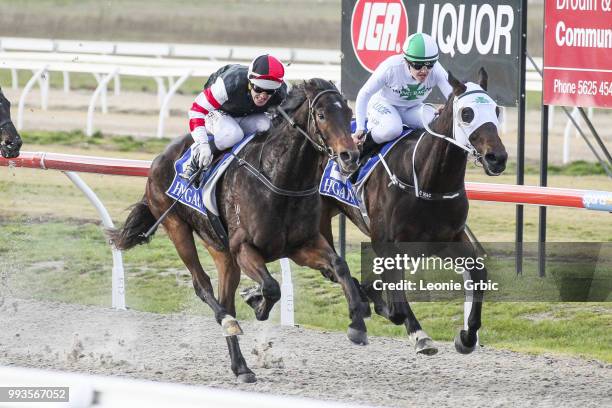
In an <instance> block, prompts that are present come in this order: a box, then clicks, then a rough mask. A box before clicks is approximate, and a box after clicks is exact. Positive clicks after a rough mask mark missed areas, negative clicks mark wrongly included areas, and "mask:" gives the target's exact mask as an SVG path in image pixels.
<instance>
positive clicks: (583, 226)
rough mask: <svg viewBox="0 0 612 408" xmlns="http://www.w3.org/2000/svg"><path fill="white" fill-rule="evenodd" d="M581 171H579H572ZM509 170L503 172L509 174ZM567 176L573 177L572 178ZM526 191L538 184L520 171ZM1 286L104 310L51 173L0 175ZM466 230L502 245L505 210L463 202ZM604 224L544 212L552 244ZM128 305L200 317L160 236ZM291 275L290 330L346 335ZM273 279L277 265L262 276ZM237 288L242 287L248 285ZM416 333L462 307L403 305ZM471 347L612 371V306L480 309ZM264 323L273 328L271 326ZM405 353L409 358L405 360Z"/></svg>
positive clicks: (108, 196) (80, 214)
mask: <svg viewBox="0 0 612 408" xmlns="http://www.w3.org/2000/svg"><path fill="white" fill-rule="evenodd" d="M23 137H24V140H25V146H26V150H28V151H56V152H62V153H72V154H85V155H98V156H109V157H123V158H135V159H152V158H153V157H154V156H155V154H156V153H157V152H159V151H160V150H161V149H162V148H163V145H164V144H165V143H167V141H163V140H162V141H158V140H154V139H150V140H146V141H142V140H138V139H135V138H130V137H112V138H107V137H104V136H101V135H97V136H96V137H93V138H86V137H84V136H83V135H82V134H80V133H79V132H72V133H27V132H26V133H24V134H23ZM577 168H579V169H580V171H577V170H576V169H577ZM510 170H511V169H510ZM576 174H581V175H580V176H577V175H576ZM81 177H82V178H83V179H84V180H85V181H86V182H87V183H88V185H89V186H90V187H92V189H93V190H94V191H95V192H96V193H97V194H98V196H99V197H100V199H101V200H102V202H103V203H104V204H105V206H106V207H107V209H108V210H109V212H110V214H111V216H112V218H113V220H114V221H115V223H116V224H121V223H122V222H123V221H124V219H125V217H126V216H127V211H125V209H126V208H127V207H128V206H129V205H130V204H132V203H134V202H136V201H137V200H139V199H140V197H141V196H142V193H143V191H144V183H145V179H144V178H135V177H119V176H103V175H96V174H82V175H81ZM467 178H468V180H469V181H480V182H496V183H513V182H514V176H512V174H511V171H510V174H505V175H503V176H500V177H497V178H490V177H487V176H485V175H483V174H482V170H481V169H478V168H474V167H473V166H471V165H470V166H469V171H468V177H467ZM526 183H527V184H536V183H537V174H535V172H533V171H530V172H529V173H528V174H527V176H526ZM609 183H610V182H609V180H608V179H607V178H606V177H605V176H604V175H601V174H600V171H599V170H598V169H597V167H596V166H592V165H587V164H573V165H571V166H567V167H563V168H559V169H558V170H554V171H553V174H552V175H551V176H550V177H549V185H551V186H555V187H568V188H586V189H601V190H609V189H610V184H609ZM0 191H2V194H0V208H2V214H1V215H0V252H1V253H2V254H4V255H3V263H2V264H1V267H0V275H2V277H3V280H4V278H6V280H5V282H6V283H7V285H5V286H4V287H1V286H0V290H4V291H9V292H10V293H11V294H12V295H15V296H20V297H30V296H31V297H34V298H38V299H54V300H60V301H65V302H75V303H84V304H96V305H105V306H109V305H110V297H111V293H110V286H111V274H110V271H111V267H112V265H111V256H110V250H109V247H108V245H107V243H106V240H105V238H104V236H103V234H102V228H101V226H100V222H99V220H98V217H97V214H96V212H95V209H94V208H93V207H92V206H91V205H90V204H89V202H88V201H87V199H86V198H85V197H84V196H83V195H82V194H81V193H80V191H78V190H77V189H76V188H75V187H74V186H73V185H72V184H71V182H70V181H69V180H68V179H67V178H66V177H65V176H64V175H63V174H62V173H60V172H57V171H41V170H33V169H12V168H6V167H1V168H0ZM470 204H471V210H470V217H469V220H468V223H469V225H470V227H471V228H472V230H473V231H474V232H475V234H476V235H477V236H478V238H479V239H480V240H482V241H499V242H503V241H505V242H512V241H513V240H514V221H513V220H514V213H515V209H514V206H512V205H507V204H494V203H483V202H477V201H472V202H471V203H470ZM537 214H538V210H537V208H535V207H526V208H525V240H526V241H535V240H536V237H537V235H536V234H537ZM609 217H610V215H609V214H605V213H598V212H589V211H585V210H576V209H564V208H550V209H549V212H548V222H549V229H548V239H549V240H550V241H610V240H612V223H610V219H609ZM365 239H366V238H365V237H364V236H363V235H361V234H360V233H359V232H358V231H356V229H355V228H353V227H352V226H349V229H348V236H347V240H348V244H349V245H348V256H347V261H348V263H349V266H350V268H351V271H352V273H353V274H354V275H355V276H359V269H360V257H359V243H360V242H361V241H362V240H365ZM200 255H201V259H202V261H203V263H204V267H205V269H206V270H207V271H208V272H209V273H210V274H211V277H212V279H213V280H216V271H215V269H214V267H213V264H212V260H211V259H210V257H209V256H208V254H207V253H206V251H205V250H204V249H203V248H202V250H201V254H200ZM124 262H125V269H126V274H127V282H126V287H127V303H128V305H129V307H131V308H133V309H137V310H144V311H151V312H156V313H170V312H178V311H184V312H187V313H197V314H207V315H210V314H211V313H210V310H209V308H208V307H207V306H206V305H204V304H203V303H202V302H201V301H200V300H199V299H198V298H197V297H196V296H195V294H194V292H193V289H192V287H191V278H190V275H189V273H188V271H187V270H186V268H185V267H184V266H183V264H182V263H181V261H180V260H179V258H178V256H177V254H176V252H175V250H174V247H173V246H172V244H171V243H170V241H169V240H168V238H167V237H166V236H165V233H164V231H163V229H160V230H159V231H158V233H157V235H156V237H155V238H154V239H153V241H152V242H151V244H149V245H145V246H141V247H137V248H135V249H134V250H132V251H129V252H126V253H125V254H124ZM292 266H293V271H294V279H295V310H296V321H297V322H298V323H299V324H300V325H303V326H307V327H313V328H318V329H324V330H339V331H344V330H346V327H347V325H348V322H349V320H348V316H347V306H346V301H345V299H344V296H343V295H342V291H341V289H340V287H339V286H338V285H334V284H332V283H330V282H328V281H326V280H324V278H323V277H322V276H321V275H320V273H319V272H318V271H313V270H309V269H305V268H298V267H297V266H295V265H292ZM269 267H270V270H271V271H272V273H273V274H274V275H275V276H276V277H277V279H279V280H280V274H279V265H278V263H277V262H275V263H273V264H270V265H269ZM251 285H252V282H251V281H250V280H249V279H248V278H246V277H244V278H243V280H242V282H241V288H242V287H247V286H251ZM237 305H238V318H239V319H249V320H251V319H254V316H253V313H252V311H251V310H250V308H249V307H248V306H247V305H245V304H244V303H243V302H242V300H241V299H238V300H237ZM413 309H414V311H415V314H416V315H417V317H418V318H419V320H420V322H421V324H422V325H423V327H424V328H425V330H426V331H427V332H428V333H429V334H430V335H431V336H432V337H433V338H434V339H436V340H445V341H450V340H452V338H453V336H454V335H455V333H456V331H457V329H459V328H460V327H461V326H462V324H463V314H462V313H463V312H462V305H461V303H460V302H445V303H442V302H435V303H415V304H413ZM483 310H484V311H483V328H482V330H481V332H480V338H481V343H482V344H484V345H485V346H493V347H497V348H507V349H511V350H516V351H523V352H530V353H564V354H571V355H578V356H582V357H585V358H596V359H599V360H603V361H606V362H612V350H611V348H610V347H609V345H610V344H612V330H611V329H612V304H610V303H510V302H504V303H501V302H496V303H487V304H485V306H484V309H483ZM272 318H273V319H278V316H277V315H273V317H272ZM367 324H368V329H369V332H370V334H372V335H384V336H405V331H404V328H403V327H402V326H400V327H397V326H393V325H392V324H390V323H388V322H387V321H386V320H384V319H382V318H380V317H378V316H374V317H373V318H372V319H369V321H368V322H367ZM404 352H407V353H408V352H411V350H406V351H404Z"/></svg>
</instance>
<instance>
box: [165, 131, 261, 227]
mask: <svg viewBox="0 0 612 408" xmlns="http://www.w3.org/2000/svg"><path fill="white" fill-rule="evenodd" d="M254 136H255V134H252V135H249V136H247V137H245V138H244V139H242V140H241V141H240V142H238V143H237V144H236V145H234V147H232V149H231V150H228V151H226V152H225V153H224V154H223V156H222V158H221V159H220V160H218V161H217V163H216V164H215V165H214V166H212V167H211V168H210V169H208V170H207V171H206V173H204V175H203V176H202V177H203V179H204V187H202V188H201V189H199V188H198V187H197V186H195V185H191V186H189V188H187V185H188V184H189V180H186V179H184V178H182V177H181V176H179V174H181V173H182V172H183V171H184V168H185V167H186V166H187V164H188V163H189V162H190V161H191V149H187V150H186V151H185V153H183V155H182V156H181V158H180V159H178V160H177V161H175V162H174V179H173V180H172V183H171V184H170V187H169V188H168V190H167V191H166V195H168V196H170V197H172V198H174V199H177V200H179V202H180V203H182V204H185V205H186V206H188V207H191V208H193V209H194V210H196V211H198V212H200V213H201V214H203V215H207V211H210V212H211V213H212V214H214V215H216V216H217V217H218V216H219V208H218V206H217V198H216V197H215V191H216V188H215V187H216V185H217V182H218V181H219V179H220V178H221V176H222V175H223V173H224V172H225V170H226V169H227V168H228V167H229V165H230V164H231V163H232V162H233V160H234V158H235V155H236V154H237V153H238V152H240V150H242V148H243V147H244V146H246V145H247V143H249V142H250V141H251V140H252V139H253V137H254ZM194 184H196V183H194Z"/></svg>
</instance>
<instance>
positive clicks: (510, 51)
mask: <svg viewBox="0 0 612 408" xmlns="http://www.w3.org/2000/svg"><path fill="white" fill-rule="evenodd" d="M519 9H520V0H489V1H456V0H455V1H424V0H343V1H342V53H343V58H342V91H343V92H344V93H345V94H346V95H347V96H348V97H349V98H355V97H356V95H357V92H358V91H359V89H360V88H361V86H362V85H363V84H364V83H365V81H366V80H367V79H368V78H369V75H370V74H371V73H372V72H373V71H374V70H375V69H376V67H378V65H379V64H380V63H381V62H383V61H384V60H385V59H386V58H388V57H390V56H392V55H395V54H399V53H401V52H402V48H403V46H404V42H405V40H406V38H407V37H408V35H410V34H412V33H415V32H424V33H427V34H430V35H431V36H432V37H433V38H434V39H435V40H436V42H437V43H438V46H439V48H440V62H441V63H442V65H443V66H444V67H445V68H446V69H447V70H449V71H452V72H453V74H454V75H455V76H457V77H459V78H460V79H463V80H475V79H476V72H477V71H478V69H479V68H480V67H483V66H484V67H485V69H486V70H487V71H488V72H489V84H491V85H492V87H491V91H492V96H493V97H494V99H496V101H497V102H498V103H499V104H502V105H505V106H514V105H515V104H516V103H517V99H518V78H519V76H518V73H519V71H518V69H519V67H518V61H519V57H518V56H519V46H520V41H519V35H520V19H519V18H518V10H519ZM432 96H433V100H436V101H440V100H441V99H440V97H441V95H436V94H433V95H432Z"/></svg>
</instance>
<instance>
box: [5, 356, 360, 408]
mask: <svg viewBox="0 0 612 408" xmlns="http://www.w3.org/2000/svg"><path fill="white" fill-rule="evenodd" d="M0 384H2V386H3V387H21V388H22V387H45V388H49V387H69V394H70V401H69V402H64V403H50V402H38V403H32V402H29V403H27V402H13V403H9V402H0V406H2V407H26V406H27V407H32V406H36V407H51V406H52V407H70V408H89V407H95V408H124V407H125V408H132V407H149V408H166V407H181V408H190V407H194V408H195V407H198V408H200V407H207V408H208V407H210V408H244V407H249V408H285V407H291V408H348V407H350V406H354V405H348V404H341V403H334V402H329V401H318V400H314V399H306V398H297V397H285V396H274V395H270V394H263V393H253V392H241V391H232V390H223V389H216V388H207V387H200V386H189V385H180V384H170V383H162V382H153V381H143V380H133V379H128V378H112V377H102V376H94V375H84V374H70V373H65V372H60V371H43V370H38V369H31V368H18V367H2V366H0ZM359 406H360V407H364V406H363V405H361V404H360V405H359Z"/></svg>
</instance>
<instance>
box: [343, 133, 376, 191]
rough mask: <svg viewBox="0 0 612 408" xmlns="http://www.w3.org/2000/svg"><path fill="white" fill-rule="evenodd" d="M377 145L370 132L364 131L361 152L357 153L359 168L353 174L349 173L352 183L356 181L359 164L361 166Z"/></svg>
mask: <svg viewBox="0 0 612 408" xmlns="http://www.w3.org/2000/svg"><path fill="white" fill-rule="evenodd" d="M377 147H378V143H376V142H375V141H374V139H373V138H372V133H370V132H369V131H368V132H367V133H366V136H365V140H364V141H363V144H362V145H361V153H359V168H358V169H357V170H356V171H355V172H354V173H353V174H351V177H350V178H349V180H350V181H351V183H352V184H355V182H356V181H357V177H358V176H359V170H360V168H361V166H363V165H364V164H365V163H366V162H367V161H368V159H369V158H370V157H372V155H373V153H374V151H375V150H376V148H377Z"/></svg>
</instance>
